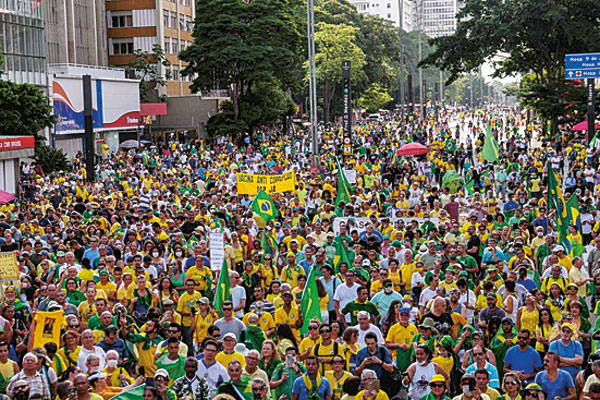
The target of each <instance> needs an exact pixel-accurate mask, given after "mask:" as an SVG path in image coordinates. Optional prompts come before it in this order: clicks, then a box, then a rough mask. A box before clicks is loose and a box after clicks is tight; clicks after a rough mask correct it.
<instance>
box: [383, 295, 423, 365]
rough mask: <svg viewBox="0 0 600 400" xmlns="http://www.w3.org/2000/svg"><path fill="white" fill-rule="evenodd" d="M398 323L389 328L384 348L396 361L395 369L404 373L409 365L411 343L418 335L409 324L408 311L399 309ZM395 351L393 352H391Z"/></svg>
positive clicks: (407, 309)
mask: <svg viewBox="0 0 600 400" xmlns="http://www.w3.org/2000/svg"><path fill="white" fill-rule="evenodd" d="M399 313H400V321H398V322H397V323H395V324H394V325H392V326H391V328H390V329H389V330H388V333H387V336H386V338H385V346H386V347H387V348H388V349H389V350H390V352H391V353H392V356H393V357H394V359H395V360H396V367H397V368H398V369H399V370H400V371H405V370H406V368H408V366H409V365H410V364H411V361H412V359H411V351H412V342H413V339H414V337H415V336H416V335H417V333H419V330H418V329H417V327H416V326H415V325H413V324H411V323H410V309H409V308H408V307H402V308H400V311H399ZM394 349H396V351H395V352H394V351H393V350H394Z"/></svg>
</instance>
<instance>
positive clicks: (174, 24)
mask: <svg viewBox="0 0 600 400" xmlns="http://www.w3.org/2000/svg"><path fill="white" fill-rule="evenodd" d="M169 27H170V28H173V29H177V15H176V14H175V13H172V14H171V24H170V25H169Z"/></svg>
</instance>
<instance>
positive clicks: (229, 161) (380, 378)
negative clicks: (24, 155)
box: [0, 109, 600, 400]
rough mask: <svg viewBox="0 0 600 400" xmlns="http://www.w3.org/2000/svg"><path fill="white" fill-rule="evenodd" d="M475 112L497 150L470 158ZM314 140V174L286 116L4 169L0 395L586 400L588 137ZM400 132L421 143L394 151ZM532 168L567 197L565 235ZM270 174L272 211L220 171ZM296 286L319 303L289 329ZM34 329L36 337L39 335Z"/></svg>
mask: <svg viewBox="0 0 600 400" xmlns="http://www.w3.org/2000/svg"><path fill="white" fill-rule="evenodd" d="M488 126H489V130H490V131H491V132H492V134H493V135H494V136H495V137H496V139H497V141H498V143H499V146H500V158H499V159H498V160H497V161H495V162H489V161H486V160H484V159H483V158H482V157H481V151H482V146H483V143H484V140H485V134H486V131H487V130H488ZM319 132H320V137H321V156H320V160H319V165H318V166H313V165H312V164H311V163H310V153H309V151H310V148H311V146H310V141H309V140H308V139H307V138H308V137H310V135H307V134H306V132H304V131H303V130H302V129H290V131H289V132H286V133H285V134H283V133H282V132H281V131H280V130H266V129H265V130H263V131H260V132H257V133H255V134H254V135H253V136H252V137H249V136H247V137H244V138H241V139H240V138H235V140H232V139H231V138H216V139H214V140H213V141H203V140H185V141H181V142H180V141H176V140H171V141H169V142H168V143H156V144H154V145H150V146H147V147H144V148H141V149H139V150H130V151H121V152H118V153H114V154H111V155H107V156H105V157H103V158H101V159H99V160H98V163H97V165H96V171H95V175H96V177H95V178H96V179H95V180H94V181H93V182H90V181H89V180H88V179H87V178H88V177H87V174H86V170H85V168H84V163H83V161H82V160H81V159H75V160H74V163H73V167H74V168H73V171H72V172H69V173H51V174H44V173H43V171H42V170H41V169H40V168H39V167H38V166H35V165H27V164H24V165H22V180H23V182H22V192H21V194H20V196H19V199H18V200H15V201H13V202H10V203H8V204H4V205H2V206H1V207H0V238H1V239H0V251H2V252H14V253H15V254H16V257H17V262H18V269H19V273H20V278H19V279H16V280H14V281H11V282H5V283H4V285H3V291H2V296H3V298H2V306H1V308H0V311H1V317H0V328H1V330H0V340H1V341H0V377H1V378H0V392H1V393H5V395H6V396H8V397H10V398H11V399H17V400H27V399H43V400H51V399H52V400H53V399H56V398H58V399H70V400H88V399H90V400H100V399H105V400H107V399H110V398H113V397H115V398H116V399H134V398H144V399H161V400H167V399H168V400H175V399H190V400H191V399H194V400H210V399H216V398H219V399H228V400H231V398H233V399H235V400H267V399H272V400H319V399H321V400H352V399H356V400H367V399H369V400H389V398H392V397H397V398H404V399H411V400H444V399H446V398H449V397H452V396H455V397H454V399H455V400H471V399H475V400H498V399H500V400H521V399H526V400H527V399H529V400H531V399H532V398H533V399H535V400H575V398H576V397H578V398H583V399H585V400H589V399H600V354H596V351H597V349H598V346H597V344H598V340H599V339H600V336H599V337H596V332H597V331H598V327H597V326H596V324H595V321H596V316H595V314H596V312H597V310H596V299H595V295H596V293H597V292H596V285H595V284H596V281H597V277H598V271H599V269H598V266H599V265H598V263H599V262H600V235H597V234H598V232H599V230H600V218H597V217H598V200H597V198H598V196H597V195H598V184H600V173H599V172H597V170H596V166H597V154H598V152H599V150H598V149H599V148H600V146H597V145H596V141H595V140H594V141H593V143H591V144H590V143H588V139H587V138H585V137H584V136H582V135H580V136H578V135H577V134H575V133H571V132H568V131H566V132H561V135H559V136H557V137H551V136H549V135H546V134H545V133H540V132H536V131H535V130H531V129H530V127H527V126H525V122H524V117H523V116H522V115H520V114H519V113H518V112H516V110H512V109H489V110H486V111H483V110H476V111H474V112H471V111H468V110H463V111H461V110H455V111H451V110H448V111H443V112H440V116H439V121H437V122H434V121H427V122H423V123H418V122H416V120H412V118H411V119H410V120H407V121H406V123H402V122H401V121H400V120H399V119H398V118H397V116H394V115H389V116H386V117H385V118H382V120H378V121H357V122H355V124H354V133H353V134H354V137H353V138H352V141H351V145H352V154H344V152H343V148H344V146H343V133H342V131H341V128H340V126H339V125H330V126H329V125H328V126H320V127H319ZM411 142H416V143H421V144H424V145H426V146H427V147H428V148H429V149H430V151H429V152H428V153H427V154H425V155H422V156H406V157H403V156H401V154H399V152H398V150H399V149H400V147H402V146H403V145H405V144H407V143H411ZM548 167H550V168H552V170H553V173H554V174H555V176H556V178H557V180H558V181H559V182H560V185H561V186H562V189H563V192H564V193H565V198H566V199H565V200H567V199H571V197H569V196H576V197H574V199H575V207H576V208H577V209H578V212H577V215H576V217H574V218H573V221H572V224H570V226H569V227H568V229H569V231H568V236H567V239H568V243H569V244H570V245H569V246H565V244H564V243H565V242H564V238H563V240H561V239H558V240H557V231H558V230H559V229H558V227H557V220H556V210H554V209H553V207H552V204H551V203H549V201H548V174H549V170H548ZM338 169H343V170H344V171H345V172H344V174H343V176H346V177H347V178H349V179H348V180H349V182H350V184H351V186H352V187H351V188H349V189H350V190H349V193H350V197H349V199H347V200H346V201H340V200H339V196H338V194H339V193H338V192H339V191H340V187H341V186H340V183H339V182H338V180H339V179H340V176H342V174H341V173H340V171H338ZM290 170H294V171H295V175H296V189H295V190H294V191H287V192H284V193H272V194H271V198H272V201H273V203H274V205H275V208H276V209H277V214H276V216H275V218H274V219H272V220H271V221H269V222H267V223H265V221H264V220H263V221H261V219H260V218H257V215H256V214H255V213H253V211H252V207H251V205H252V202H253V196H248V195H240V194H238V193H237V190H236V187H237V186H236V174H237V173H238V172H246V173H262V174H277V173H282V172H285V171H290ZM215 232H220V233H222V235H223V240H224V243H225V246H224V249H223V252H224V263H225V265H226V270H227V271H229V277H228V279H229V283H230V288H231V294H230V296H227V298H226V301H225V302H222V303H221V302H219V303H217V302H216V301H215V300H216V298H215V292H216V290H217V282H218V281H219V278H220V277H219V274H220V273H221V271H223V270H225V269H224V268H223V265H217V264H218V263H216V262H215V261H214V260H212V259H211V258H212V257H211V243H210V234H211V233H212V234H214V233H215ZM309 276H314V277H315V279H316V284H317V285H316V287H317V289H318V296H319V305H320V310H321V315H320V317H319V318H311V319H309V320H305V317H306V310H302V309H301V300H302V296H303V294H304V292H305V291H304V289H305V287H306V286H307V279H308V278H307V277H309ZM311 283H312V282H311ZM56 312H58V314H56ZM48 315H53V316H56V315H58V316H59V317H57V318H56V319H55V320H54V324H57V325H52V324H49V323H48V322H47V319H45V318H47V316H48ZM42 324H44V326H43V328H44V329H43V332H41V335H42V336H44V334H48V333H49V332H56V335H55V336H54V335H52V334H50V335H47V336H48V337H47V338H46V340H44V341H43V342H44V344H43V345H41V346H37V345H36V343H39V341H38V339H39V338H38V331H40V329H39V328H40V325H42ZM46 328H47V330H48V332H46Z"/></svg>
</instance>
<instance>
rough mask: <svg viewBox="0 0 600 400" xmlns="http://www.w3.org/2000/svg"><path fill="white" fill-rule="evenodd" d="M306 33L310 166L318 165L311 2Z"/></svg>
mask: <svg viewBox="0 0 600 400" xmlns="http://www.w3.org/2000/svg"><path fill="white" fill-rule="evenodd" d="M306 15H307V18H306V25H307V31H308V35H307V36H308V90H309V97H310V129H311V134H312V135H311V136H312V164H313V166H315V167H316V166H317V165H318V164H319V143H318V140H319V138H318V137H317V78H316V67H315V9H314V2H313V0H307V1H306Z"/></svg>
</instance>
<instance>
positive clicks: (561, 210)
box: [547, 159, 571, 254]
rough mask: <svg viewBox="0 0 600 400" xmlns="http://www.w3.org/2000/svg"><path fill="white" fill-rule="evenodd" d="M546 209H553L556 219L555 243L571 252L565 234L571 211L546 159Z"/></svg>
mask: <svg viewBox="0 0 600 400" xmlns="http://www.w3.org/2000/svg"><path fill="white" fill-rule="evenodd" d="M547 168H548V210H549V211H550V210H554V218H555V220H556V231H557V237H556V241H557V243H559V244H561V245H563V246H564V247H565V253H567V254H569V253H570V252H571V243H570V241H569V239H567V235H568V234H569V222H570V217H569V215H570V214H571V212H570V211H569V207H568V206H567V204H566V202H565V198H564V196H563V194H562V190H561V188H560V184H559V183H558V181H557V180H556V175H554V171H553V170H552V164H551V163H550V160H549V159H548V167H547Z"/></svg>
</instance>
